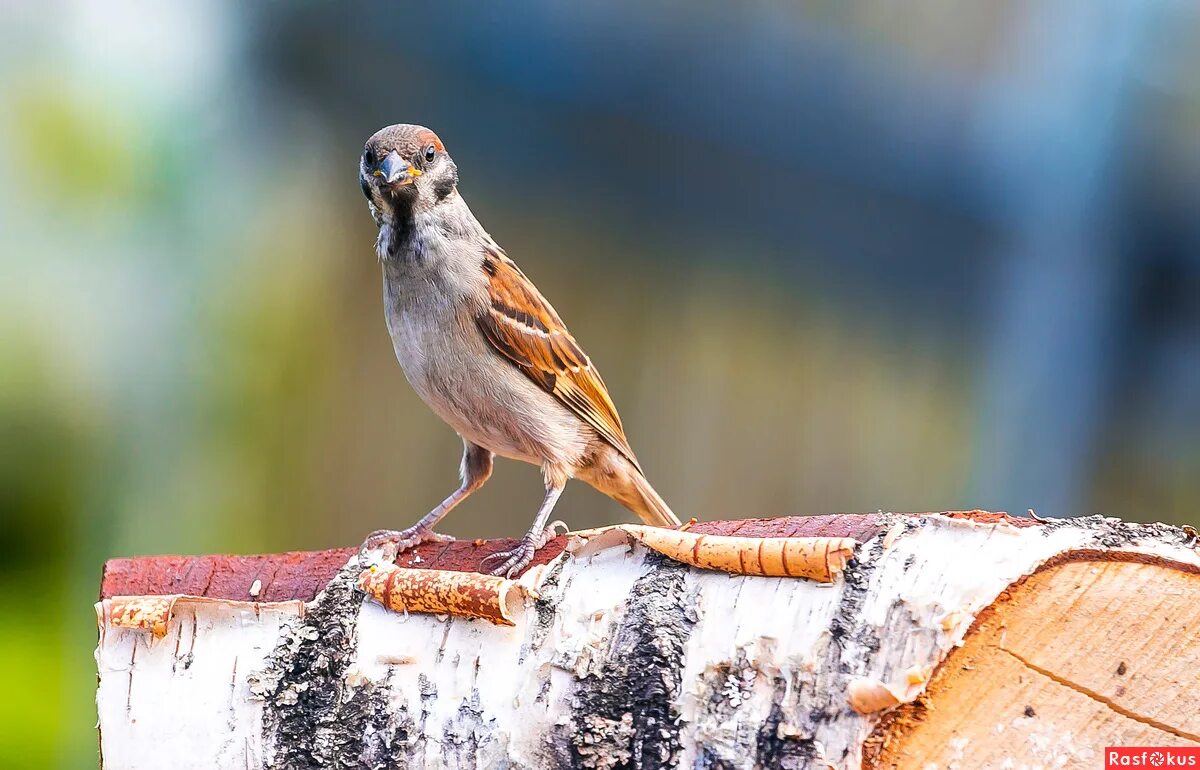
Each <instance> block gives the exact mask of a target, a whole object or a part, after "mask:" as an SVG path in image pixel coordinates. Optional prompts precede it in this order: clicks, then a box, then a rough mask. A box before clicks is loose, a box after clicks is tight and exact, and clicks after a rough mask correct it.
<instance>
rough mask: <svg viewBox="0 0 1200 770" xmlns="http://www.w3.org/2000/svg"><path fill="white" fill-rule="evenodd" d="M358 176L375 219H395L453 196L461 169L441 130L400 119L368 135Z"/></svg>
mask: <svg viewBox="0 0 1200 770" xmlns="http://www.w3.org/2000/svg"><path fill="white" fill-rule="evenodd" d="M358 179H359V183H360V184H361V185H362V191H363V195H365V196H367V200H368V201H369V202H370V203H371V213H372V214H374V215H375V219H376V220H377V221H396V220H397V219H398V218H400V217H403V216H406V215H409V214H411V213H412V212H413V211H420V210H424V209H428V208H430V207H432V206H436V205H437V204H439V203H441V202H442V201H444V200H446V199H447V198H448V197H450V196H451V195H453V194H454V190H455V187H456V186H457V184H458V168H457V167H456V166H455V165H454V161H453V160H451V159H450V155H449V154H447V152H446V148H445V146H444V145H443V144H442V140H441V139H438V136H437V134H435V133H433V132H432V131H430V130H429V129H428V128H425V127H424V126H414V125H411V124H408V123H398V124H396V125H394V126H388V127H387V128H381V129H380V130H379V131H376V132H375V134H374V136H372V137H371V138H370V139H368V140H367V144H366V146H365V147H364V148H363V153H362V159H361V161H360V163H359V167H358Z"/></svg>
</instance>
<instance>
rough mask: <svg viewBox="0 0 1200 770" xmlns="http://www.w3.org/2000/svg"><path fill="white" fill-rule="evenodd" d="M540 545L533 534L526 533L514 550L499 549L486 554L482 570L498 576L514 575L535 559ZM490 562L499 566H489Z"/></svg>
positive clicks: (481, 563)
mask: <svg viewBox="0 0 1200 770" xmlns="http://www.w3.org/2000/svg"><path fill="white" fill-rule="evenodd" d="M539 547H540V546H538V544H537V541H536V540H535V539H534V538H533V537H532V536H531V535H526V536H525V537H523V538H521V542H519V543H517V546H516V547H515V548H513V549H512V550H510V551H498V552H496V553H493V554H490V555H488V556H485V557H484V558H483V561H481V562H480V564H479V567H480V570H481V571H483V572H486V573H487V574H489V575H496V576H497V577H512V576H513V575H515V574H517V573H518V572H520V571H521V570H522V569H524V568H525V566H526V565H527V564H529V562H531V561H533V555H534V554H535V553H536V552H537V549H538V548H539ZM490 563H491V564H498V565H499V566H496V567H492V568H489V567H488V564H490Z"/></svg>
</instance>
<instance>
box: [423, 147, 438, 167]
mask: <svg viewBox="0 0 1200 770" xmlns="http://www.w3.org/2000/svg"><path fill="white" fill-rule="evenodd" d="M436 157H437V148H436V147H434V146H433V145H432V144H431V145H429V146H428V147H426V148H425V162H426V163H433V159H434V158H436Z"/></svg>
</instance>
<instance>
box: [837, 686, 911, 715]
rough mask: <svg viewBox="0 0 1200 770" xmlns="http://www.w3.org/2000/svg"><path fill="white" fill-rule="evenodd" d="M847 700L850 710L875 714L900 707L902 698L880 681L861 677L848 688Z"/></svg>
mask: <svg viewBox="0 0 1200 770" xmlns="http://www.w3.org/2000/svg"><path fill="white" fill-rule="evenodd" d="M846 700H848V701H849V702H850V708H852V709H854V710H855V711H857V712H858V713H860V714H874V713H875V712H876V711H883V710H884V709H890V708H893V707H895V706H899V705H900V702H901V701H900V698H898V697H897V696H896V693H894V692H892V690H891V688H890V687H888V686H887V685H886V684H884V683H883V682H881V681H879V680H878V679H868V678H865V677H859V678H857V679H854V680H852V681H851V682H850V684H849V685H847V687H846Z"/></svg>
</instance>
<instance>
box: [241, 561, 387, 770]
mask: <svg viewBox="0 0 1200 770" xmlns="http://www.w3.org/2000/svg"><path fill="white" fill-rule="evenodd" d="M358 573H359V567H358V564H357V562H352V563H350V564H349V565H347V566H346V567H344V568H342V570H341V571H340V572H339V573H338V574H337V576H336V577H334V579H333V580H331V581H330V582H329V585H328V586H326V588H325V591H324V592H323V594H322V596H320V597H318V599H317V601H316V602H314V603H313V604H312V605H310V606H309V609H308V612H307V614H306V615H305V617H304V619H303V620H297V621H296V625H294V626H292V627H291V628H289V629H287V630H286V631H285V632H284V634H283V635H282V636H281V638H280V641H279V644H278V645H277V646H276V648H275V651H274V652H273V653H272V654H271V655H270V656H269V657H268V658H267V661H266V667H265V668H264V669H263V670H262V671H260V672H257V673H256V674H255V675H254V676H253V677H252V683H251V686H252V690H253V691H254V692H255V694H257V695H259V696H261V697H262V698H263V699H264V701H265V703H264V707H263V739H264V744H265V745H266V746H268V747H270V748H271V749H272V750H273V751H274V756H273V759H272V762H271V765H270V766H271V767H279V768H289V769H290V768H297V769H299V768H371V767H378V766H379V765H380V762H379V761H377V760H378V759H379V758H385V759H386V760H387V761H386V762H384V764H385V765H386V766H388V767H404V766H405V765H404V764H402V763H401V762H400V759H402V758H403V754H404V752H405V750H406V749H407V747H408V743H409V734H410V732H411V721H410V720H409V718H408V715H407V712H406V711H405V710H403V709H401V710H399V711H398V712H397V713H396V714H395V715H393V716H391V717H389V716H388V712H389V710H390V709H389V706H388V703H387V700H388V698H387V693H388V688H387V687H386V686H384V687H374V686H371V685H369V684H364V685H362V686H360V687H358V688H357V689H355V690H353V691H352V692H346V690H345V685H344V680H345V675H346V670H347V668H349V666H350V663H351V661H352V660H353V659H354V647H355V627H356V624H357V622H358V610H359V607H360V605H361V603H362V597H361V595H358V594H357V593H356V591H355V588H354V581H355V578H356V577H357V576H358Z"/></svg>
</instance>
